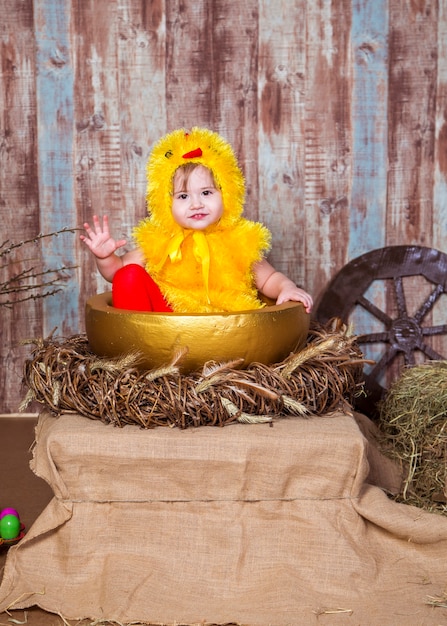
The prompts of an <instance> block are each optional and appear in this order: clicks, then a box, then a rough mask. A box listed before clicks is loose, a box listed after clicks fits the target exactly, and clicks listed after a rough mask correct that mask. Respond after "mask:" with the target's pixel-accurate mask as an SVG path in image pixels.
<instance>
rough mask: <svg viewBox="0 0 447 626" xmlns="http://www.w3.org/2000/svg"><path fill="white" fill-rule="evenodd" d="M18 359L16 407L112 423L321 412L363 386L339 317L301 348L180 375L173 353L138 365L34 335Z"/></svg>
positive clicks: (80, 344)
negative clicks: (276, 358)
mask: <svg viewBox="0 0 447 626" xmlns="http://www.w3.org/2000/svg"><path fill="white" fill-rule="evenodd" d="M30 343H32V344H34V346H35V347H34V349H33V352H32V355H31V358H29V359H28V360H26V361H25V366H24V384H25V385H26V386H27V387H28V392H27V394H26V398H25V400H24V402H23V403H22V406H21V410H24V409H25V408H26V407H27V406H28V405H29V403H30V402H32V401H37V402H38V403H40V404H43V405H45V407H46V408H47V409H49V410H50V411H51V412H53V413H55V414H60V413H62V412H70V411H73V412H76V413H78V414H81V415H84V416H86V417H89V418H91V419H98V420H101V421H103V422H105V423H111V424H114V425H115V426H124V425H126V424H137V425H139V426H141V427H142V428H152V427H155V426H171V427H179V428H188V427H191V426H203V425H209V426H224V425H226V424H228V423H231V422H234V421H239V422H271V421H272V420H273V419H274V418H279V417H283V416H288V415H299V416H303V417H305V416H310V415H312V414H313V415H322V414H328V413H330V412H332V411H334V410H336V409H340V408H346V406H349V407H350V406H351V404H352V402H353V399H354V397H355V396H356V395H358V394H359V393H361V391H362V387H363V383H362V380H363V363H364V360H363V357H362V353H361V351H360V349H359V347H358V346H357V344H356V342H355V337H354V336H350V335H349V333H348V332H347V328H346V327H345V326H343V325H342V323H341V322H340V320H332V321H331V322H330V323H329V324H328V325H327V326H326V327H320V326H313V327H312V329H311V331H310V334H309V337H308V341H307V345H306V346H305V348H304V349H303V350H301V351H300V352H297V353H295V354H292V355H290V356H289V357H288V358H287V359H286V360H284V361H283V362H281V363H278V364H275V365H270V366H267V365H262V364H259V363H253V364H252V365H251V366H250V367H249V368H247V369H240V368H239V367H238V366H240V362H239V361H233V362H229V363H223V364H221V363H214V362H208V363H206V364H205V365H204V367H203V370H202V371H198V372H195V373H193V374H189V375H182V374H181V373H180V372H179V369H178V363H179V362H180V359H181V357H182V355H181V354H179V355H177V356H176V357H175V358H174V360H173V362H172V363H170V364H167V365H166V367H163V368H159V369H156V370H150V371H149V370H143V371H142V370H141V369H139V368H138V358H139V357H138V355H137V354H129V355H126V356H123V357H122V358H119V359H110V358H100V357H98V356H97V355H95V354H93V353H92V352H91V350H90V348H89V345H88V341H87V338H86V337H85V336H83V335H75V336H73V337H70V338H68V339H66V340H64V341H55V340H53V339H52V337H50V338H49V339H46V340H42V339H40V340H34V341H32V342H30Z"/></svg>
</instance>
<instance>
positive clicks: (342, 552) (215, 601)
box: [0, 413, 447, 626]
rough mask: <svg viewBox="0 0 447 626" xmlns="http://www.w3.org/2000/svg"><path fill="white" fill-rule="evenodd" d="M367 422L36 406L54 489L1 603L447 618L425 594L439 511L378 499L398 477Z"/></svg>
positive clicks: (181, 620) (39, 451) (10, 564)
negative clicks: (145, 422) (191, 422)
mask: <svg viewBox="0 0 447 626" xmlns="http://www.w3.org/2000/svg"><path fill="white" fill-rule="evenodd" d="M359 426H360V428H359ZM373 430H374V429H373V427H372V425H371V423H370V422H368V420H367V419H366V418H365V417H364V416H361V415H358V414H357V415H355V416H354V417H353V416H349V415H344V414H341V413H340V414H337V415H335V416H333V417H317V418H311V419H308V420H303V419H299V418H287V419H286V418H285V419H280V420H278V421H276V422H275V423H274V425H273V427H270V426H269V425H267V424H257V425H242V424H234V425H231V426H226V427H224V428H216V427H206V426H205V427H201V428H197V429H187V430H179V429H175V428H174V429H170V428H156V429H153V430H141V429H139V428H138V427H137V426H126V427H124V428H122V429H118V428H114V427H113V426H110V425H105V424H103V423H101V422H99V421H90V420H88V419H87V418H84V417H81V416H78V415H62V416H61V417H59V418H54V417H51V416H50V415H48V414H45V413H43V414H42V415H41V416H40V418H39V423H38V426H37V434H36V436H37V443H36V446H35V449H34V458H33V460H32V462H31V466H32V469H33V470H34V472H35V473H36V474H37V475H38V476H41V477H42V478H44V479H45V480H46V481H48V483H49V484H50V485H51V487H52V489H53V491H54V498H53V500H52V501H51V502H50V504H49V505H48V507H47V508H46V509H45V510H44V511H43V513H42V514H41V516H40V517H39V518H38V519H37V521H36V522H35V523H34V525H33V526H32V527H31V528H30V529H29V531H28V533H27V535H26V536H25V538H24V539H23V540H22V541H21V542H20V543H19V544H18V545H16V546H14V547H13V548H11V549H10V550H9V554H8V558H7V562H6V567H5V572H4V577H3V581H2V585H1V587H0V612H1V611H4V610H6V609H7V608H8V607H9V608H11V609H12V608H14V609H16V608H24V607H28V606H31V605H34V604H36V605H38V606H40V607H42V608H43V609H45V610H47V611H50V612H54V613H59V614H60V615H62V616H64V617H65V618H66V619H82V618H93V619H99V618H102V619H110V620H115V621H119V622H121V623H125V622H131V621H137V620H140V621H143V622H148V623H149V622H150V623H163V624H197V623H202V624H203V623H207V622H212V623H226V622H237V623H240V624H250V625H252V626H253V625H262V626H267V625H272V626H286V625H300V624H302V625H304V626H309V625H310V626H312V625H314V624H319V625H321V624H329V625H330V626H332V625H337V624H349V625H355V626H358V625H359V624H361V625H362V626H370V625H375V624H377V625H380V626H383V625H385V626H399V625H400V624H402V625H405V626H421V625H431V624H433V625H439V624H446V623H447V610H446V609H444V608H440V607H435V608H434V607H433V606H429V604H427V599H428V598H429V596H440V595H442V594H443V593H444V591H445V590H446V584H447V518H445V517H443V516H440V515H435V514H430V513H427V512H425V511H423V510H421V509H417V508H414V507H410V506H407V505H403V504H396V503H394V502H393V501H392V500H390V499H389V498H388V497H387V495H386V494H385V493H384V491H383V489H382V488H385V489H388V490H391V491H392V490H394V489H395V488H396V487H397V485H398V482H399V476H398V472H397V471H396V468H395V467H394V466H393V465H392V464H391V462H389V461H387V460H386V459H384V458H383V457H382V456H381V455H380V453H379V452H378V450H377V449H376V448H375V446H374V441H373V437H372V433H373ZM381 487H382V488H381Z"/></svg>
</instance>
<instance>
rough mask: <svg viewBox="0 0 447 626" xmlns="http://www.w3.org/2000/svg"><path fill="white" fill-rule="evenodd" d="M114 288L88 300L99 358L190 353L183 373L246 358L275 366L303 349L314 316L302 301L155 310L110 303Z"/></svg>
mask: <svg viewBox="0 0 447 626" xmlns="http://www.w3.org/2000/svg"><path fill="white" fill-rule="evenodd" d="M111 302H112V294H111V292H106V293H102V294H99V295H96V296H93V297H92V298H90V299H89V300H88V301H87V304H86V312H85V323H86V332H87V337H88V341H89V344H90V348H91V349H92V351H93V352H94V353H95V354H97V355H99V356H107V357H115V356H120V355H123V354H126V353H129V352H139V353H141V355H142V360H141V364H140V367H141V368H145V369H154V368H157V367H161V366H164V365H168V364H169V363H170V362H171V361H172V359H173V357H174V355H175V354H176V353H178V351H179V350H182V349H184V348H187V353H186V354H185V355H184V356H183V358H182V359H181V362H180V364H179V367H180V370H181V371H182V373H185V374H186V373H190V372H192V371H194V370H197V369H201V368H202V366H203V365H204V363H206V362H207V361H216V362H218V363H224V362H226V361H232V360H234V359H239V358H243V359H244V362H243V364H242V367H248V366H249V365H250V364H251V363H254V362H258V363H264V364H266V365H270V364H273V363H279V362H280V361H283V360H284V359H285V358H286V357H287V356H289V354H290V353H291V352H297V351H298V350H300V349H301V348H302V347H303V346H304V344H305V342H306V338H307V335H308V331H309V321H310V315H309V314H308V313H306V311H305V309H304V306H303V305H302V304H301V303H300V302H287V303H285V304H280V305H270V306H266V307H264V308H263V309H257V310H253V311H238V312H236V313H212V314H207V313H200V314H195V315H194V314H187V315H186V314H178V313H152V312H140V311H127V310H123V309H117V308H115V307H113V306H111Z"/></svg>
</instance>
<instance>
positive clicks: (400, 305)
mask: <svg viewBox="0 0 447 626" xmlns="http://www.w3.org/2000/svg"><path fill="white" fill-rule="evenodd" d="M393 283H394V293H395V294H396V302H397V310H398V313H399V317H408V312H407V301H406V299H405V293H404V285H403V280H402V276H398V277H397V278H394V279H393Z"/></svg>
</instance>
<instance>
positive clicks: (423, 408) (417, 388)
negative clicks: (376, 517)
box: [379, 361, 447, 514]
mask: <svg viewBox="0 0 447 626" xmlns="http://www.w3.org/2000/svg"><path fill="white" fill-rule="evenodd" d="M379 427H380V430H381V432H382V435H383V441H382V443H383V444H384V450H385V452H386V453H387V454H388V455H389V456H391V457H392V458H393V459H394V460H397V461H399V462H400V464H401V466H402V468H403V471H404V481H403V487H402V491H401V493H400V494H399V495H398V496H397V498H396V499H397V500H398V501H401V502H406V503H407V504H413V505H415V506H419V507H421V508H424V509H427V510H429V511H433V512H439V513H444V514H445V513H447V484H446V479H447V470H446V466H447V464H446V461H447V430H446V429H447V361H429V362H426V363H425V364H423V365H417V366H413V367H410V368H408V369H405V370H404V371H403V373H402V374H401V376H400V377H399V379H398V380H396V381H395V383H394V384H393V385H391V387H390V389H389V391H388V392H387V394H386V395H385V398H384V400H383V401H382V402H381V403H380V405H379Z"/></svg>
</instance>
